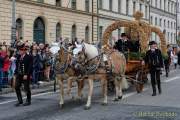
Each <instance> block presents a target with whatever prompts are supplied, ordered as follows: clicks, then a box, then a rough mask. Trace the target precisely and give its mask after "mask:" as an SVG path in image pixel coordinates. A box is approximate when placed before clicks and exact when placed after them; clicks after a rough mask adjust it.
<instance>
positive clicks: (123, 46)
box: [114, 33, 129, 53]
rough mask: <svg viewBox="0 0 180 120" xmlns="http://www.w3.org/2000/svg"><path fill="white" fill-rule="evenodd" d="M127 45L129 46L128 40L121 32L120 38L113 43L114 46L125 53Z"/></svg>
mask: <svg viewBox="0 0 180 120" xmlns="http://www.w3.org/2000/svg"><path fill="white" fill-rule="evenodd" d="M128 47H129V41H128V38H127V35H126V34H125V33H122V34H121V39H119V40H118V41H117V42H116V43H115V45H114V48H115V49H117V50H118V51H120V52H122V53H125V52H127V51H128Z"/></svg>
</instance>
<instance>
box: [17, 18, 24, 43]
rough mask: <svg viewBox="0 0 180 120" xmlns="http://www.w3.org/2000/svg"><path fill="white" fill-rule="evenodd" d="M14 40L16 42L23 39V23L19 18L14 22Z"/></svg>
mask: <svg viewBox="0 0 180 120" xmlns="http://www.w3.org/2000/svg"><path fill="white" fill-rule="evenodd" d="M16 38H17V40H21V39H23V21H22V19H20V18H18V19H17V20H16Z"/></svg>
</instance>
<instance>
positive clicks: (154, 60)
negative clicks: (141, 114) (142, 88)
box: [143, 41, 163, 96]
mask: <svg viewBox="0 0 180 120" xmlns="http://www.w3.org/2000/svg"><path fill="white" fill-rule="evenodd" d="M149 45H150V50H148V51H147V52H146V56H145V58H144V61H143V64H144V63H146V64H147V65H148V66H149V70H150V75H151V84H152V89H153V94H152V96H156V84H157V86H158V90H159V94H161V92H162V90H161V81H160V72H161V68H163V58H162V54H161V51H160V50H159V49H158V48H157V43H156V42H155V41H151V42H150V43H149Z"/></svg>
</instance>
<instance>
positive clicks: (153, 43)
mask: <svg viewBox="0 0 180 120" xmlns="http://www.w3.org/2000/svg"><path fill="white" fill-rule="evenodd" d="M155 44H157V43H156V42H155V41H150V42H149V45H155Z"/></svg>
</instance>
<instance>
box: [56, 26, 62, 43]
mask: <svg viewBox="0 0 180 120" xmlns="http://www.w3.org/2000/svg"><path fill="white" fill-rule="evenodd" d="M61 37H62V32H61V24H60V23H57V24H56V40H58V39H60V38H61Z"/></svg>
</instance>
